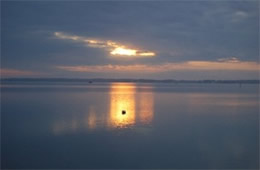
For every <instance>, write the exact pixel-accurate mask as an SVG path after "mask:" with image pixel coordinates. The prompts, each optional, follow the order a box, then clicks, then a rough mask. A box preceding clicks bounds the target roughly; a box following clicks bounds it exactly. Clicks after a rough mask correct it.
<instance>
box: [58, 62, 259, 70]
mask: <svg viewBox="0 0 260 170" xmlns="http://www.w3.org/2000/svg"><path fill="white" fill-rule="evenodd" d="M56 68H58V69H62V70H66V71H73V72H97V73H104V72H146V73H155V72H170V71H178V70H181V71H203V70H205V71H208V70H213V71H218V70H222V71H228V70H233V71H259V70H260V67H259V63H257V62H250V61H239V60H237V59H233V60H223V59H220V60H219V61H187V62H181V63H163V64H156V65H148V64H133V65H112V64H108V65H94V66H90V65H84V66H56Z"/></svg>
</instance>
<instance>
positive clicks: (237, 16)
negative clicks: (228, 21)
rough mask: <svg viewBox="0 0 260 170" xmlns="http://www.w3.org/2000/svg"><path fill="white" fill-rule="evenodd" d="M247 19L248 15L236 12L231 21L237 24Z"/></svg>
mask: <svg viewBox="0 0 260 170" xmlns="http://www.w3.org/2000/svg"><path fill="white" fill-rule="evenodd" d="M248 17H249V14H248V13H247V12H244V11H236V12H234V13H233V15H232V21H233V22H238V21H241V20H244V19H246V18H248Z"/></svg>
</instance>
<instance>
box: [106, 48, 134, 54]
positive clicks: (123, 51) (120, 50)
mask: <svg viewBox="0 0 260 170" xmlns="http://www.w3.org/2000/svg"><path fill="white" fill-rule="evenodd" d="M110 54H112V55H129V56H131V55H136V50H133V49H125V48H122V47H117V48H115V49H114V50H113V51H111V52H110Z"/></svg>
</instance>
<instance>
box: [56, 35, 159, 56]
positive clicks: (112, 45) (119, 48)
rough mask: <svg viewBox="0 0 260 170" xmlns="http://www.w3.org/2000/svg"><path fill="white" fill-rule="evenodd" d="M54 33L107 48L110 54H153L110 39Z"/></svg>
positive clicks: (60, 36) (59, 36) (91, 45)
mask: <svg viewBox="0 0 260 170" xmlns="http://www.w3.org/2000/svg"><path fill="white" fill-rule="evenodd" d="M54 35H55V36H56V37H57V38H60V39H65V40H73V41H75V42H81V43H84V44H86V45H87V46H89V47H93V48H103V49H105V50H107V51H108V52H109V54H110V55H111V56H130V57H152V56H155V52H153V51H147V50H142V49H137V48H130V47H127V46H125V45H123V44H120V43H118V42H115V41H112V40H100V39H91V38H86V37H82V36H76V35H69V34H65V33H62V32H55V33H54Z"/></svg>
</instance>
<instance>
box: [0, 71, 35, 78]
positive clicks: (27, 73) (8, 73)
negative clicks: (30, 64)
mask: <svg viewBox="0 0 260 170" xmlns="http://www.w3.org/2000/svg"><path fill="white" fill-rule="evenodd" d="M0 74H1V77H14V76H33V75H38V73H36V72H32V71H24V70H16V69H0Z"/></svg>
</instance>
